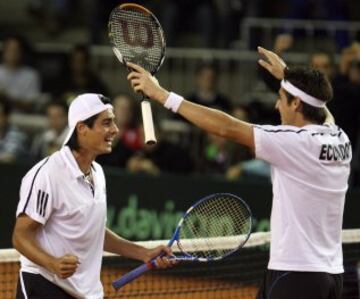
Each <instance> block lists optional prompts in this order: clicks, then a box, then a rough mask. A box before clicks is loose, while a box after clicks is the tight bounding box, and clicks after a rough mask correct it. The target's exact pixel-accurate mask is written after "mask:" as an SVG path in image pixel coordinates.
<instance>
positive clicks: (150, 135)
mask: <svg viewBox="0 0 360 299" xmlns="http://www.w3.org/2000/svg"><path fill="white" fill-rule="evenodd" d="M141 112H142V119H143V125H144V135H145V143H146V144H149V143H150V144H153V143H156V136H155V130H154V122H153V117H152V113H151V106H150V103H149V102H148V101H142V102H141Z"/></svg>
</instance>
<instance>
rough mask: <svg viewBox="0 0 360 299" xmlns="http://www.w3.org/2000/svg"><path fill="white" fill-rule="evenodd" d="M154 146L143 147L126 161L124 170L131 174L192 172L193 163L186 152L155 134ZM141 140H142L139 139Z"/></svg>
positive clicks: (158, 133)
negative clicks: (155, 141)
mask: <svg viewBox="0 0 360 299" xmlns="http://www.w3.org/2000/svg"><path fill="white" fill-rule="evenodd" d="M157 139H158V142H157V143H156V144H155V145H144V146H143V148H142V149H141V150H139V151H136V152H135V153H134V155H133V156H132V157H131V158H130V159H129V160H128V162H127V165H126V169H127V170H128V171H130V172H132V173H147V174H152V175H158V174H160V173H172V174H188V173H191V172H193V171H194V162H193V160H192V158H191V157H190V155H189V153H188V151H187V150H185V149H184V148H182V147H181V146H179V145H178V144H174V143H172V142H170V141H167V140H166V139H165V138H163V137H162V136H161V133H160V132H159V131H158V132H157ZM141 140H144V139H143V138H141Z"/></svg>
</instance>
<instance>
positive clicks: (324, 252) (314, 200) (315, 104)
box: [128, 47, 352, 299]
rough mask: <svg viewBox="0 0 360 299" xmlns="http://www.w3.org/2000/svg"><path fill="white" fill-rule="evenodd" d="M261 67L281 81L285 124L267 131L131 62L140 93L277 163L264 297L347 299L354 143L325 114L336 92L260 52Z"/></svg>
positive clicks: (313, 74)
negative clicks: (345, 242) (346, 224)
mask: <svg viewBox="0 0 360 299" xmlns="http://www.w3.org/2000/svg"><path fill="white" fill-rule="evenodd" d="M258 50H259V53H260V54H262V55H263V56H264V57H265V59H260V60H259V64H260V65H261V66H262V67H264V68H265V69H267V70H268V71H269V72H270V73H271V74H272V75H273V76H274V77H276V78H277V79H279V80H281V84H280V86H281V87H280V89H279V95H278V99H277V101H276V105H275V108H276V109H277V110H278V111H279V113H280V116H281V125H278V126H270V125H265V126H260V125H254V124H250V123H247V122H244V121H241V120H238V119H235V118H233V117H231V116H229V115H227V114H225V113H223V112H221V111H219V110H215V109H210V108H207V107H204V106H201V105H197V104H194V103H191V102H189V101H187V100H185V99H184V98H183V97H181V96H179V95H177V94H175V93H173V92H169V91H167V90H166V89H164V88H163V87H161V86H160V85H159V83H158V82H157V80H156V79H155V78H154V77H152V76H151V75H150V74H149V73H148V72H146V71H145V70H144V69H143V68H141V67H139V66H137V65H135V64H132V63H128V67H130V68H132V69H133V71H132V72H131V73H130V74H129V75H128V80H129V81H130V83H131V86H132V88H133V89H134V91H136V92H142V93H143V94H145V95H146V96H147V97H149V98H150V99H152V100H154V101H157V102H159V103H160V104H162V105H164V107H165V108H167V109H170V110H171V111H173V112H174V113H178V114H180V115H182V116H183V117H184V118H186V119H187V120H189V121H190V122H192V123H193V124H194V125H196V126H197V127H199V128H201V129H203V130H205V131H207V132H209V133H212V134H216V135H218V136H221V137H224V138H227V139H230V140H233V141H235V142H238V143H240V144H243V145H245V146H248V147H249V148H250V149H251V150H252V151H253V152H254V154H255V156H256V157H257V158H259V159H263V160H265V161H267V162H268V163H270V165H271V171H272V184H273V204H272V212H271V247H270V261H269V264H268V269H267V271H266V275H265V278H264V281H263V283H262V286H261V288H260V290H259V293H258V297H257V298H258V299H270V298H271V299H285V298H286V299H289V298H291V299H340V298H341V293H342V282H343V278H342V273H343V271H344V269H343V254H342V246H341V229H342V218H343V210H344V201H345V194H346V191H347V188H348V178H349V173H350V161H351V157H352V152H351V144H350V141H349V139H348V137H347V135H346V133H345V132H344V131H343V130H342V129H341V128H339V127H338V126H336V125H335V123H334V119H333V117H332V115H331V113H330V112H329V110H328V109H327V108H326V103H328V102H329V101H330V100H331V98H332V96H333V92H332V87H331V84H330V82H329V81H328V79H327V78H326V76H325V75H324V74H322V73H321V72H319V71H317V70H314V69H311V68H301V67H294V68H290V69H289V68H287V67H286V65H285V63H284V61H283V60H282V59H281V58H280V57H278V56H277V55H276V54H275V53H273V52H271V51H268V50H266V49H263V48H261V47H259V49H258Z"/></svg>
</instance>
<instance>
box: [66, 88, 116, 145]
mask: <svg viewBox="0 0 360 299" xmlns="http://www.w3.org/2000/svg"><path fill="white" fill-rule="evenodd" d="M102 96H103V95H101V94H96V93H84V94H81V95H79V96H77V97H76V98H75V99H74V100H73V101H72V102H71V104H70V107H69V112H68V126H69V131H68V133H67V135H66V138H65V140H64V143H63V146H64V145H66V144H67V143H68V141H69V139H70V138H71V136H72V134H73V133H74V131H75V128H76V125H77V123H79V122H81V121H84V120H87V119H88V118H90V117H92V116H94V115H96V114H98V113H101V112H103V111H105V110H107V109H109V108H113V106H112V105H111V104H104V103H103V102H102V101H101V97H102Z"/></svg>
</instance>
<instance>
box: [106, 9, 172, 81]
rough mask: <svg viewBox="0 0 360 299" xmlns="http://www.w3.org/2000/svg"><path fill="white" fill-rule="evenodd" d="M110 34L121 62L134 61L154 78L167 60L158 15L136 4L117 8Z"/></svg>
mask: <svg viewBox="0 0 360 299" xmlns="http://www.w3.org/2000/svg"><path fill="white" fill-rule="evenodd" d="M108 34H109V39H110V42H111V44H112V45H113V51H114V53H115V55H116V57H117V58H118V60H119V61H120V62H121V63H123V64H125V63H126V62H133V63H135V64H138V65H140V66H141V67H143V68H144V69H145V70H147V71H148V72H149V73H151V74H152V75H153V74H155V73H156V72H157V71H158V70H159V68H160V66H161V65H162V63H163V61H164V58H165V51H166V42H165V35H164V31H163V29H162V27H161V25H160V22H159V21H158V19H157V18H156V17H155V15H154V14H153V13H152V12H151V11H149V10H148V9H146V8H145V7H143V6H141V5H139V4H135V3H124V4H121V5H119V6H116V7H115V8H114V9H113V10H112V11H111V13H110V17H109V22H108Z"/></svg>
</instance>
